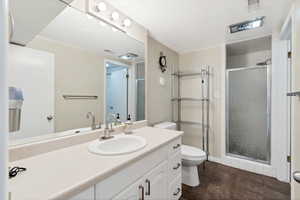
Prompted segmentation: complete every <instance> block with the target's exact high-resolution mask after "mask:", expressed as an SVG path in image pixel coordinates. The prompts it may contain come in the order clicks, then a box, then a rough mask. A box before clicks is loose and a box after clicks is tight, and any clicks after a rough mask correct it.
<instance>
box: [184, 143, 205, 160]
mask: <svg viewBox="0 0 300 200" xmlns="http://www.w3.org/2000/svg"><path fill="white" fill-rule="evenodd" d="M181 155H182V157H183V158H203V157H205V156H206V153H205V152H204V151H203V150H202V149H199V148H196V147H192V146H188V145H182V146H181Z"/></svg>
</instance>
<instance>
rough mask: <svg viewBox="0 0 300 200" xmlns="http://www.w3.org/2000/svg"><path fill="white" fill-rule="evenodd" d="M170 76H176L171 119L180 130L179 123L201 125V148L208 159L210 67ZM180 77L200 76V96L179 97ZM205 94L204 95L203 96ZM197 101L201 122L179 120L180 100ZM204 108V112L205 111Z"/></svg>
mask: <svg viewBox="0 0 300 200" xmlns="http://www.w3.org/2000/svg"><path fill="white" fill-rule="evenodd" d="M172 76H173V77H175V78H177V97H173V98H172V99H171V101H172V103H174V102H177V115H178V116H177V120H176V121H174V113H175V111H174V105H173V104H172V118H173V121H174V122H176V123H177V127H178V129H179V130H181V124H188V125H198V126H201V130H202V148H203V150H204V151H205V152H206V160H208V156H209V103H210V99H209V97H210V94H209V91H210V85H209V84H210V67H209V66H207V67H203V68H201V71H200V72H191V71H190V72H175V73H172ZM182 77H191V78H193V77H195V78H199V77H200V78H201V82H200V84H201V96H202V97H201V98H188V97H181V91H180V85H181V80H180V79H181V78H182ZM175 82H176V81H175ZM206 82H207V86H206V87H205V83H206ZM175 84H176V83H174V82H173V84H172V96H174V86H175ZM205 94H206V96H205ZM182 101H186V102H199V103H201V114H202V120H201V122H195V121H182V120H181V102H182ZM205 109H206V113H205Z"/></svg>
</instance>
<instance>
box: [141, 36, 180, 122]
mask: <svg viewBox="0 0 300 200" xmlns="http://www.w3.org/2000/svg"><path fill="white" fill-rule="evenodd" d="M147 47H148V48H147V73H146V76H147V77H146V80H147V84H146V85H147V96H146V97H147V104H146V107H147V109H146V111H147V120H148V123H149V124H150V125H152V124H155V123H159V122H162V121H171V120H172V104H171V90H172V86H171V84H172V81H171V73H172V72H174V71H177V70H178V68H179V55H178V53H177V52H175V51H173V50H171V49H169V48H168V47H166V46H164V45H163V44H161V43H159V42H158V41H156V40H154V39H153V38H151V37H148V41H147ZM160 52H163V54H164V55H165V56H166V57H167V66H168V68H167V71H166V72H165V73H162V72H161V70H160V68H159V63H158V62H159V57H160ZM160 78H163V79H164V81H165V84H164V85H161V84H160Z"/></svg>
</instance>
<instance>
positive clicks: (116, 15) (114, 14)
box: [111, 11, 120, 20]
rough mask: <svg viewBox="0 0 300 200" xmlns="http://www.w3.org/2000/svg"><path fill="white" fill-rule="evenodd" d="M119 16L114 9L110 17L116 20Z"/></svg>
mask: <svg viewBox="0 0 300 200" xmlns="http://www.w3.org/2000/svg"><path fill="white" fill-rule="evenodd" d="M119 17H120V15H119V13H118V12H116V11H114V12H113V13H112V14H111V18H112V19H113V20H118V19H119Z"/></svg>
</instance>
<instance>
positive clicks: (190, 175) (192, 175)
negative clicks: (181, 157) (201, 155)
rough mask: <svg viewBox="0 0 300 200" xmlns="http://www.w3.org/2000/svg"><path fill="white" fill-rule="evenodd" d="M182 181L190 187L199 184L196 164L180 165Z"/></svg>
mask: <svg viewBox="0 0 300 200" xmlns="http://www.w3.org/2000/svg"><path fill="white" fill-rule="evenodd" d="M182 183H183V184H185V185H188V186H191V187H196V186H199V185H200V180H199V175H198V168H197V166H182Z"/></svg>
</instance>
